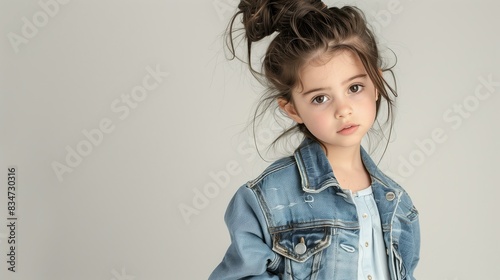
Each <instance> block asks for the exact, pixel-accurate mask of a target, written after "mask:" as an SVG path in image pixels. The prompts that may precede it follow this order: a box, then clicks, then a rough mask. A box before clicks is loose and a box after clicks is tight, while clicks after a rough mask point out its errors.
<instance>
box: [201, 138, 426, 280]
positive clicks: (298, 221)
mask: <svg viewBox="0 0 500 280" xmlns="http://www.w3.org/2000/svg"><path fill="white" fill-rule="evenodd" d="M361 158H362V161H363V164H364V166H365V168H366V169H367V170H368V172H369V174H370V176H371V181H372V182H371V186H372V189H373V195H374V198H375V201H376V203H377V206H378V211H379V213H380V220H381V223H382V230H383V235H384V241H385V245H386V249H387V258H388V264H389V271H390V275H391V279H393V280H402V279H404V280H413V279H415V278H414V276H413V272H414V270H415V267H416V266H417V263H418V260H419V251H420V228H419V221H418V211H417V209H416V208H415V207H414V205H413V203H412V201H411V199H410V197H409V196H408V194H407V193H406V192H405V191H404V190H403V188H401V187H400V186H399V185H398V184H397V183H395V182H394V181H393V180H391V179H390V178H389V177H387V176H386V175H384V174H383V173H382V172H381V171H380V170H379V169H378V168H377V166H376V165H375V163H374V162H373V161H372V159H371V158H370V156H369V155H368V154H367V153H366V151H365V150H364V149H363V148H362V147H361ZM225 221H226V224H227V226H228V228H229V232H230V235H231V245H230V247H229V249H228V250H227V252H226V255H225V256H224V259H223V260H222V262H221V263H220V264H219V266H217V268H216V269H215V270H214V271H213V272H212V274H211V275H210V278H209V279H210V280H225V279H301V280H302V279H304V280H305V279H308V280H309V279H310V280H313V279H314V280H325V279H328V280H341V279H342V280H354V279H357V275H358V274H357V269H358V265H357V263H358V244H359V223H358V216H357V212H356V206H355V204H354V202H353V201H352V197H351V196H349V195H347V191H346V190H342V189H341V188H340V186H339V184H338V182H337V180H336V179H335V176H334V174H333V171H332V168H331V166H330V164H329V162H328V159H327V158H326V155H325V153H324V152H323V150H322V148H321V147H320V145H319V144H318V143H317V142H315V141H313V140H309V139H306V140H304V142H303V143H302V144H301V146H300V147H299V148H298V149H297V150H296V151H295V153H294V155H293V156H291V157H287V158H283V159H280V160H278V161H276V162H275V163H273V164H272V165H271V166H269V167H268V168H267V169H266V170H265V171H264V172H263V173H262V174H261V175H260V176H259V177H257V178H256V179H255V180H253V181H250V182H248V183H247V184H246V185H245V186H242V187H241V188H240V189H239V190H238V191H237V192H236V194H235V196H234V197H233V199H232V200H231V202H230V204H229V206H228V209H227V211H226V215H225Z"/></svg>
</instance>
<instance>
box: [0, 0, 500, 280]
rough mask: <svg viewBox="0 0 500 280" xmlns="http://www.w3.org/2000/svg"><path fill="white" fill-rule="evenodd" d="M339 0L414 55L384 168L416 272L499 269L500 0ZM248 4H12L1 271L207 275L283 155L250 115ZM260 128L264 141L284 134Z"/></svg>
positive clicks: (4, 46)
mask: <svg viewBox="0 0 500 280" xmlns="http://www.w3.org/2000/svg"><path fill="white" fill-rule="evenodd" d="M325 3H326V4H328V5H345V4H354V5H358V6H359V7H360V8H361V9H363V10H364V11H365V13H366V16H367V19H368V21H369V22H370V23H371V25H372V26H373V28H374V30H375V32H376V35H377V36H378V38H379V42H380V47H381V49H382V50H384V56H386V57H387V58H388V59H389V60H388V61H389V62H393V61H394V56H392V55H391V53H390V52H389V51H387V50H388V49H391V50H392V51H394V53H395V54H396V55H397V58H398V61H397V65H396V67H395V68H394V70H395V73H396V77H397V82H398V92H399V98H398V100H397V112H396V123H395V127H394V133H393V137H392V140H391V144H390V145H389V149H388V150H387V152H386V153H385V155H384V157H383V158H382V161H381V162H380V168H381V169H382V170H384V171H386V172H387V173H388V174H389V175H390V176H391V177H393V178H394V179H395V180H396V181H398V182H399V183H400V184H401V185H403V186H404V187H405V188H406V189H407V191H408V192H409V193H410V195H411V196H412V198H413V200H414V203H415V205H416V206H417V208H418V209H419V211H420V222H421V227H422V228H421V230H422V248H421V261H420V264H419V267H418V268H417V272H416V276H417V278H419V279H426V280H466V279H470V280H473V279H474V280H475V279H496V278H497V277H498V276H497V275H498V272H497V270H498V267H497V266H498V263H499V260H500V259H499V257H498V252H499V250H500V245H499V243H498V242H497V239H498V236H500V227H499V225H498V219H497V217H498V207H497V205H496V204H495V202H497V200H498V197H499V191H498V185H497V183H496V182H497V180H495V178H496V177H495V174H496V172H498V166H499V165H498V163H497V162H498V158H499V157H500V151H499V149H498V145H497V144H495V143H497V142H496V141H498V136H499V134H498V127H499V126H498V119H499V116H500V115H499V110H498V108H499V105H500V96H499V95H500V70H499V66H498V65H499V63H500V39H499V37H498V27H499V26H500V20H499V17H498V10H499V8H500V4H498V2H497V1H493V0H480V1H450V0H446V1H431V0H376V1H374V0H370V1H326V2H325ZM236 5H237V1H232V0H208V1H167V0H164V1H159V0H143V1H138V0H136V1H131V0H127V1H118V0H113V1H97V0H87V1H78V0H72V1H67V0H66V1H62V0H60V1H56V0H41V1H8V0H2V1H0V23H1V25H0V26H1V32H0V33H1V35H2V37H1V39H0V55H1V63H0V69H1V70H0V71H1V73H0V98H1V99H0V128H1V132H0V133H1V134H0V135H1V136H0V137H1V141H0V145H1V146H0V161H1V165H0V166H1V170H2V171H1V178H2V179H1V180H0V182H1V183H0V185H1V186H2V187H1V188H0V219H1V221H0V224H2V226H0V252H1V257H0V259H1V260H2V261H1V262H0V275H1V276H0V278H1V279H9V280H10V279H12V280H14V279H16V280H17V279H23V280H31V279H33V280H39V279H47V280H49V279H50V280H54V279H55V280H62V279H72V280H84V279H85V280H87V279H102V280H110V279H114V280H123V279H135V280H146V279H206V278H207V277H208V275H209V274H210V272H211V271H212V269H213V268H214V267H215V266H216V265H217V264H218V263H219V262H220V260H221V259H222V257H223V255H224V252H225V250H226V248H227V246H228V245H229V235H228V233H227V230H226V228H225V225H224V222H223V215H224V211H225V208H226V206H227V204H228V202H229V200H230V199H231V197H232V195H233V194H234V192H235V191H236V189H237V188H238V187H239V186H241V185H242V184H244V183H245V182H246V181H248V180H250V179H252V178H253V177H254V176H256V175H258V174H259V173H260V172H261V171H262V170H263V168H265V166H267V165H268V164H269V163H268V162H266V161H264V160H262V159H261V158H260V157H259V156H258V155H257V153H256V151H255V149H253V144H252V143H253V138H252V136H251V134H250V130H249V129H248V128H247V127H246V125H247V124H248V122H249V119H250V118H251V115H252V113H253V109H254V108H255V104H256V102H257V100H258V98H259V96H260V94H261V90H262V88H261V87H259V86H258V84H257V83H256V82H255V81H254V80H252V77H251V76H250V74H249V72H248V71H247V69H246V68H245V66H244V65H242V64H241V63H239V62H238V61H232V62H228V61H227V60H226V59H225V53H224V50H223V46H222V37H221V35H222V34H223V32H224V29H225V27H226V24H227V22H228V20H229V18H230V17H231V15H232V14H233V13H234V11H235V7H236ZM258 131H260V132H259V134H258V135H257V137H256V139H257V142H258V143H259V144H261V146H263V145H265V144H266V143H268V142H269V139H271V136H272V135H275V134H276V133H277V130H276V128H275V127H274V126H270V127H269V126H267V125H266V126H264V125H263V126H262V127H260V129H259V130H258ZM375 158H376V159H378V158H377V157H375ZM9 166H16V167H17V189H16V199H17V201H16V217H17V218H18V220H17V224H16V231H15V238H16V272H15V273H13V272H10V271H8V267H9V266H10V265H9V264H8V263H7V257H8V256H7V253H8V252H9V251H10V246H11V244H9V243H8V242H9V240H10V239H9V237H11V232H10V229H9V228H8V227H7V224H8V222H7V217H8V212H7V201H8V200H7V173H8V172H7V168H8V167H9ZM11 239H12V238H11Z"/></svg>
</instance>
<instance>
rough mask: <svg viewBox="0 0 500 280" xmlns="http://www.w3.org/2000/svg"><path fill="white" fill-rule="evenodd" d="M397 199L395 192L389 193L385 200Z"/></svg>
mask: <svg viewBox="0 0 500 280" xmlns="http://www.w3.org/2000/svg"><path fill="white" fill-rule="evenodd" d="M394 198H396V195H395V194H394V193H393V192H388V193H386V194H385V199H387V200H388V201H393V200H394Z"/></svg>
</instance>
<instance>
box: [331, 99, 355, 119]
mask: <svg viewBox="0 0 500 280" xmlns="http://www.w3.org/2000/svg"><path fill="white" fill-rule="evenodd" d="M336 105H337V106H336V107H335V118H337V119H340V118H345V117H347V116H350V115H351V114H352V107H351V104H350V103H349V102H348V101H346V100H338V101H337V104H336Z"/></svg>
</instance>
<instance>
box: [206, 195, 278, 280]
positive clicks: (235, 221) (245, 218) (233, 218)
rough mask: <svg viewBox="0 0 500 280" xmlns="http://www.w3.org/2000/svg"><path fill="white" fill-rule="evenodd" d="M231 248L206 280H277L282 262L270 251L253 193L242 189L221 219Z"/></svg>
mask: <svg viewBox="0 0 500 280" xmlns="http://www.w3.org/2000/svg"><path fill="white" fill-rule="evenodd" d="M224 220H225V222H226V225H227V227H228V229H229V233H230V235H231V245H230V246H229V248H228V250H227V252H226V255H225V256H224V259H223V260H222V262H221V263H220V264H219V265H218V266H217V268H216V269H215V270H214V271H213V272H212V274H211V275H210V277H209V280H230V279H231V280H233V279H276V280H278V279H279V277H278V275H276V274H274V273H272V272H271V271H273V270H276V269H277V267H278V265H279V263H280V260H281V258H280V257H279V255H278V254H276V253H275V252H273V251H272V250H271V237H270V235H269V233H268V231H267V225H266V221H265V218H264V215H263V213H262V210H261V208H260V206H259V203H258V201H257V198H256V196H255V194H254V192H253V191H252V190H250V189H248V188H247V187H246V186H243V187H241V188H240V189H239V190H238V191H237V192H236V194H235V196H234V197H233V199H232V200H231V202H230V203H229V206H228V208H227V210H226V215H225V217H224Z"/></svg>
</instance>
